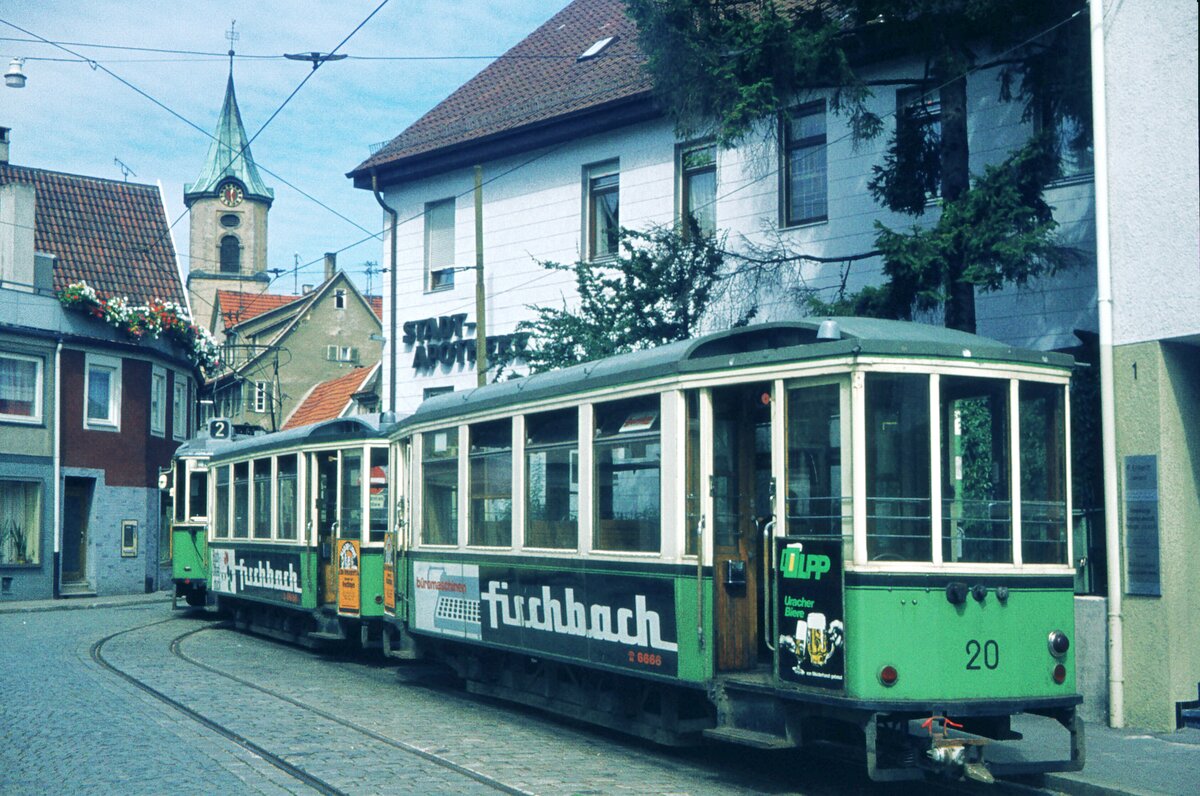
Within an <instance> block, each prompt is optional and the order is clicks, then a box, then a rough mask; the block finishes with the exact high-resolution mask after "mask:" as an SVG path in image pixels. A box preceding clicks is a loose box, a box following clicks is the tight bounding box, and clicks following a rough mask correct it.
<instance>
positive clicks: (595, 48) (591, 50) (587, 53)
mask: <svg viewBox="0 0 1200 796" xmlns="http://www.w3.org/2000/svg"><path fill="white" fill-rule="evenodd" d="M616 40H617V37H616V36H609V37H608V38H605V39H601V40H600V41H598V42H596V43H595V44H593V45H592V46H591V47H588V48H587V49H586V50H584V51H583V54H582V55H580V56H579V57H578V58H576V59H575V60H576V61H586V60H588V59H589V58H595V57H596V56H597V55H599V54H600V53H602V52H604V51H605V50H606V49H607V48H608V47H609V45H611V44H612V43H613V42H614V41H616Z"/></svg>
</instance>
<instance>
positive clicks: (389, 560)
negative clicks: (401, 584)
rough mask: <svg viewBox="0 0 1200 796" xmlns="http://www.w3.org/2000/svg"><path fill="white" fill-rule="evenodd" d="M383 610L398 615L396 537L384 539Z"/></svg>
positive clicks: (391, 614) (390, 536)
mask: <svg viewBox="0 0 1200 796" xmlns="http://www.w3.org/2000/svg"><path fill="white" fill-rule="evenodd" d="M383 612H384V613H385V614H388V615H389V616H395V615H396V537H395V536H394V535H393V534H390V533H389V534H388V535H387V538H386V539H384V540H383Z"/></svg>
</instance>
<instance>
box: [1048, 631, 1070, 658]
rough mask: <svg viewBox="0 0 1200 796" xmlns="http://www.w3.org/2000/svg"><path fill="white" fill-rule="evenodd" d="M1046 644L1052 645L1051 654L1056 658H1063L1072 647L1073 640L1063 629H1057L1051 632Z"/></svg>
mask: <svg viewBox="0 0 1200 796" xmlns="http://www.w3.org/2000/svg"><path fill="white" fill-rule="evenodd" d="M1046 644H1047V646H1049V647H1050V654H1051V655H1053V656H1054V657H1056V658H1061V657H1062V656H1064V655H1066V654H1067V650H1069V649H1071V640H1070V639H1069V638H1067V634H1066V633H1064V632H1062V631H1061V630H1055V631H1054V632H1053V633H1051V634H1050V638H1049V639H1047V640H1046Z"/></svg>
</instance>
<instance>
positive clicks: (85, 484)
mask: <svg viewBox="0 0 1200 796" xmlns="http://www.w3.org/2000/svg"><path fill="white" fill-rule="evenodd" d="M64 481H65V484H64V489H63V523H62V528H63V531H62V533H63V536H62V582H63V583H64V584H72V583H83V582H85V581H86V580H87V547H88V516H89V515H90V514H91V513H92V488H93V486H94V484H95V483H96V482H95V479H92V478H66V479H64Z"/></svg>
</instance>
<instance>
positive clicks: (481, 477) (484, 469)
mask: <svg viewBox="0 0 1200 796" xmlns="http://www.w3.org/2000/svg"><path fill="white" fill-rule="evenodd" d="M470 445H471V456H470V468H471V470H470V472H471V514H470V532H469V533H468V534H467V544H470V545H478V546H484V547H504V546H507V545H511V544H512V421H511V420H495V421H493V422H491V423H478V424H476V425H473V426H471V438H470Z"/></svg>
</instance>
